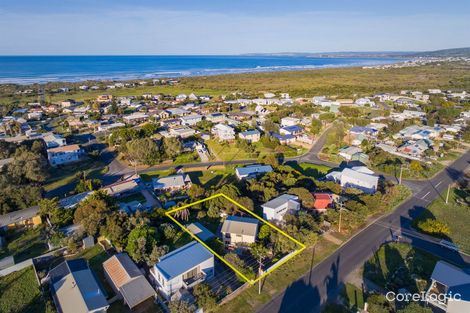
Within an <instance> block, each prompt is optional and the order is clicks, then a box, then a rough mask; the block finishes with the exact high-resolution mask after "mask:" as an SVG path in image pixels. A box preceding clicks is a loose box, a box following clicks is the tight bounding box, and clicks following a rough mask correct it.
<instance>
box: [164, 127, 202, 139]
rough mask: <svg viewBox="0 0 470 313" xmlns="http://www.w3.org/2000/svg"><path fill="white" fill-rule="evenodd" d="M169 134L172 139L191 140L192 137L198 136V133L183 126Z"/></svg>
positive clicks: (171, 130) (173, 129)
mask: <svg viewBox="0 0 470 313" xmlns="http://www.w3.org/2000/svg"><path fill="white" fill-rule="evenodd" d="M169 134H170V135H171V136H172V137H180V138H189V137H191V136H194V135H195V134H196V131H195V130H194V129H192V128H189V127H187V126H181V127H174V128H170V130H169Z"/></svg>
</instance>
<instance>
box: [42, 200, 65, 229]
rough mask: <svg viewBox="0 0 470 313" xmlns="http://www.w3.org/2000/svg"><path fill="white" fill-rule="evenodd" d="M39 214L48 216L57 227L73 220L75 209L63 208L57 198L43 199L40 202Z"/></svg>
mask: <svg viewBox="0 0 470 313" xmlns="http://www.w3.org/2000/svg"><path fill="white" fill-rule="evenodd" d="M39 214H40V215H41V216H45V217H47V218H48V219H49V221H50V222H51V224H52V225H54V226H57V227H62V226H65V225H68V224H70V222H72V220H73V210H71V209H65V208H61V207H60V206H59V200H58V199H57V198H53V199H42V200H41V201H40V202H39Z"/></svg>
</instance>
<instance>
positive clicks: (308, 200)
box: [288, 187, 315, 209]
mask: <svg viewBox="0 0 470 313" xmlns="http://www.w3.org/2000/svg"><path fill="white" fill-rule="evenodd" d="M288 193H290V194H294V195H296V196H298V197H299V199H300V201H302V205H303V206H304V207H306V208H308V209H311V208H313V204H314V202H315V199H314V198H313V195H312V193H311V192H310V191H308V190H307V189H306V188H303V187H297V188H291V189H289V191H288Z"/></svg>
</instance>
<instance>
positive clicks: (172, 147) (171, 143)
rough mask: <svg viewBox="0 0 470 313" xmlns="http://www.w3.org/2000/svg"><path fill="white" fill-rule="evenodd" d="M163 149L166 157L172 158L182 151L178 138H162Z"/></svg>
mask: <svg viewBox="0 0 470 313" xmlns="http://www.w3.org/2000/svg"><path fill="white" fill-rule="evenodd" d="M163 150H164V151H165V154H166V156H167V157H168V158H170V159H174V158H176V157H177V156H178V155H180V154H181V152H182V151H183V145H182V144H181V141H180V140H179V139H178V138H174V137H171V138H166V137H165V138H163Z"/></svg>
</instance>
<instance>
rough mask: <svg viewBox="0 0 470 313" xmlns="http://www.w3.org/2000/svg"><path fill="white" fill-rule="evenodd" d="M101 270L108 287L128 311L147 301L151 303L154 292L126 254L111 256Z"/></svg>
mask: <svg viewBox="0 0 470 313" xmlns="http://www.w3.org/2000/svg"><path fill="white" fill-rule="evenodd" d="M103 269H104V276H105V277H106V280H107V281H108V283H109V285H110V286H111V288H112V289H113V291H114V292H115V293H116V295H118V296H119V297H121V298H122V299H123V300H124V303H125V304H126V305H127V306H128V307H129V309H131V310H132V309H134V308H135V307H137V306H138V305H139V304H142V303H143V302H146V301H147V300H149V299H151V300H150V301H152V302H153V299H154V298H155V296H156V292H155V290H154V289H153V287H152V285H150V283H149V282H148V281H147V279H146V278H145V276H144V275H143V274H142V272H141V271H140V270H139V268H138V267H137V266H136V265H135V263H134V262H133V261H132V260H131V258H130V257H129V256H128V255H127V253H118V254H115V255H113V256H112V257H110V258H109V259H107V260H106V261H104V262H103Z"/></svg>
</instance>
